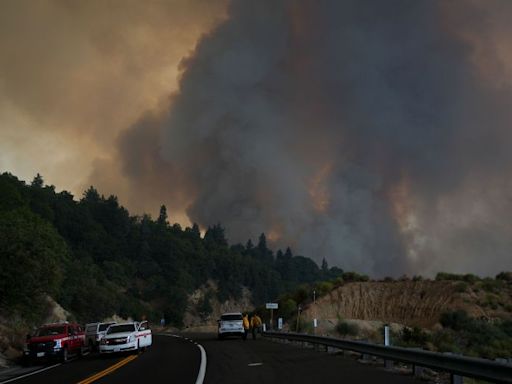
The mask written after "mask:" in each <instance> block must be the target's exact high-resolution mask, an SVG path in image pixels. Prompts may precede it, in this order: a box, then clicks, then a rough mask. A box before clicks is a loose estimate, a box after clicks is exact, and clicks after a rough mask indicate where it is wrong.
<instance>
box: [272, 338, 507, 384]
mask: <svg viewBox="0 0 512 384" xmlns="http://www.w3.org/2000/svg"><path fill="white" fill-rule="evenodd" d="M263 336H264V337H270V338H275V339H286V340H292V341H300V342H304V343H311V344H319V345H324V346H328V347H333V348H337V349H342V350H347V351H353V352H359V353H362V354H367V355H372V356H378V357H382V358H383V359H386V360H393V361H400V362H403V363H410V364H414V365H415V366H418V367H426V368H432V369H434V370H437V371H444V372H449V373H451V374H456V375H460V376H464V377H472V378H475V379H482V380H487V381H490V382H495V383H512V365H509V364H504V363H499V362H495V361H491V360H486V359H479V358H472V357H464V356H458V355H447V354H443V353H437V352H430V351H423V350H419V349H409V348H401V347H391V346H384V345H379V344H371V343H365V342H361V341H350V340H341V339H336V338H332V337H324V336H313V335H305V334H301V333H291V332H290V333H284V332H263Z"/></svg>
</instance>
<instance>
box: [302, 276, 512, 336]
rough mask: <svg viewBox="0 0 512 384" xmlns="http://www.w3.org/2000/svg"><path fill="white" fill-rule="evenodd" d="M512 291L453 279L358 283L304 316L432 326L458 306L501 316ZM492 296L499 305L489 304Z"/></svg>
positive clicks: (474, 313) (311, 307) (330, 296)
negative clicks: (464, 284)
mask: <svg viewBox="0 0 512 384" xmlns="http://www.w3.org/2000/svg"><path fill="white" fill-rule="evenodd" d="M510 293H511V292H510V289H508V290H507V291H503V292H497V293H492V294H491V293H488V292H485V291H482V290H479V289H477V288H475V287H467V289H461V286H460V283H458V282H453V281H429V280H426V281H393V282H354V283H346V284H345V285H343V286H341V287H338V288H336V289H334V290H332V291H331V292H330V293H329V294H328V295H326V296H324V297H321V298H319V299H318V300H317V302H316V305H312V304H311V305H309V306H308V307H307V308H306V310H305V312H304V316H305V318H310V319H311V318H313V317H316V318H319V319H340V318H342V319H361V320H379V321H384V322H393V323H400V324H404V325H408V326H420V327H424V328H431V327H433V326H434V325H435V324H437V323H438V321H439V317H440V315H441V314H442V313H443V312H447V311H453V310H457V309H463V310H465V311H466V312H468V314H470V315H471V316H474V317H486V318H490V319H492V318H493V317H496V316H500V315H502V314H503V313H505V312H506V311H504V310H503V308H502V307H504V306H507V305H509V303H510ZM491 299H492V300H495V301H496V302H497V303H498V304H497V305H493V307H490V306H488V305H486V303H487V302H488V301H489V300H491ZM507 303H508V304H507ZM500 317H501V316H500Z"/></svg>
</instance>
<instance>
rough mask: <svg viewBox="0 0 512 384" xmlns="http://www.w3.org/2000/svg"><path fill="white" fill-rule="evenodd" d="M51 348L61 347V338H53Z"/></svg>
mask: <svg viewBox="0 0 512 384" xmlns="http://www.w3.org/2000/svg"><path fill="white" fill-rule="evenodd" d="M53 343H54V344H53V348H62V341H61V340H55V341H54V342H53Z"/></svg>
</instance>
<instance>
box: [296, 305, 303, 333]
mask: <svg viewBox="0 0 512 384" xmlns="http://www.w3.org/2000/svg"><path fill="white" fill-rule="evenodd" d="M301 311H302V307H301V306H300V304H299V305H298V306H297V326H296V327H295V332H299V324H300V313H301Z"/></svg>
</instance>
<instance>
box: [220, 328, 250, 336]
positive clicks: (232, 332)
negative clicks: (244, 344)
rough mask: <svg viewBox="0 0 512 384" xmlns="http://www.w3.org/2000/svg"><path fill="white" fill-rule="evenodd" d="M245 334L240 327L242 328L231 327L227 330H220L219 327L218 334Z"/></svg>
mask: <svg viewBox="0 0 512 384" xmlns="http://www.w3.org/2000/svg"><path fill="white" fill-rule="evenodd" d="M244 334H245V331H244V330H243V329H242V330H239V329H237V330H233V329H230V330H229V331H228V330H226V331H223V330H220V329H219V336H242V335H244Z"/></svg>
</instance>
